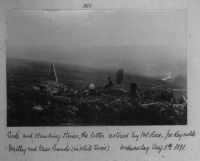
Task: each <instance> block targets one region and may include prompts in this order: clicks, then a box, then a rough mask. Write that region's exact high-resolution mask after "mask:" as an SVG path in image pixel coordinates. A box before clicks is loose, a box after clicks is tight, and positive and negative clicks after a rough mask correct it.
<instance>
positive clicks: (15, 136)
mask: <svg viewBox="0 0 200 161" xmlns="http://www.w3.org/2000/svg"><path fill="white" fill-rule="evenodd" d="M195 136H196V131H195V130H190V131H186V132H182V131H179V130H177V131H172V130H170V129H169V130H167V131H166V132H159V131H141V132H137V131H131V132H130V131H129V132H106V133H105V132H102V131H91V132H88V131H82V132H74V133H73V132H69V131H65V132H62V133H58V132H48V133H47V132H24V133H19V132H15V131H8V132H7V138H8V139H9V141H10V142H9V143H8V146H7V150H8V151H9V152H13V153H21V154H22V155H26V153H27V152H81V151H88V152H89V151H105V152H108V151H110V150H113V149H115V150H119V151H132V152H134V151H135V152H137V151H142V152H144V153H145V154H147V153H151V152H156V153H158V154H161V153H162V152H164V151H176V152H182V151H185V150H186V149H187V147H188V144H186V143H185V142H184V140H187V139H189V138H194V137H195ZM111 140H113V141H115V143H117V146H116V144H115V145H113V144H112V143H113V142H112V141H111ZM28 142H31V143H33V144H28V145H27V144H26V143H28Z"/></svg>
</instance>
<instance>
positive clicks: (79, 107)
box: [6, 10, 188, 127]
mask: <svg viewBox="0 0 200 161" xmlns="http://www.w3.org/2000/svg"><path fill="white" fill-rule="evenodd" d="M6 22H7V23H6V77H7V78H6V82H7V126H8V127H16V126H17V127H23V126H138V125H140V126H141V125H147V126H148V125H187V120H188V118H187V111H188V110H187V39H186V38H187V33H186V31H187V29H186V12H185V10H56V11H45V10H38V11H37V10H26V11H25V10H12V11H9V12H8V13H7V16H6Z"/></svg>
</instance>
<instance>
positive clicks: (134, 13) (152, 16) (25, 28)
mask: <svg viewBox="0 0 200 161" xmlns="http://www.w3.org/2000/svg"><path fill="white" fill-rule="evenodd" d="M7 45H8V47H11V48H16V47H17V48H24V47H26V48H27V47H34V48H37V47H38V48H40V47H44V46H45V47H51V48H55V49H56V48H62V50H63V51H65V50H66V52H68V53H67V54H66V55H63V54H61V55H60V56H59V54H58V53H57V55H56V57H55V55H51V56H48V55H46V54H44V55H43V56H42V55H40V56H38V55H37V54H36V55H35V56H34V55H33V54H32V55H30V54H31V53H26V54H25V55H23V54H21V55H18V54H19V53H16V55H15V53H12V55H9V54H11V53H8V56H12V57H23V58H32V59H38V58H39V59H51V58H50V57H52V59H56V58H57V60H58V61H64V60H69V58H71V60H70V61H71V62H72V61H74V62H76V61H77V62H76V63H80V61H81V59H82V58H81V56H80V55H82V56H88V57H91V54H93V55H92V56H93V60H94V56H95V55H96V59H98V58H99V56H97V55H99V54H102V55H104V56H105V54H107V55H109V56H108V58H109V59H112V58H113V59H116V60H117V59H118V58H121V57H126V58H123V59H124V60H127V61H129V60H130V58H131V57H132V55H131V54H132V53H134V52H135V54H137V53H136V52H138V53H140V52H141V50H143V49H144V48H145V50H144V51H143V52H142V54H143V55H145V53H144V52H147V51H148V47H149V50H152V48H153V50H152V51H149V52H150V53H151V57H152V55H153V53H155V57H157V55H158V54H159V55H163V56H164V57H162V56H161V57H160V58H159V59H163V58H166V57H167V55H169V57H170V58H171V59H173V56H174V57H176V59H177V58H180V59H185V58H186V12H185V11H184V10H164V11H159V10H156V11H155V10H154V11H153V10H148V11H141V10H123V11H120V10H118V11H114V10H113V11H107V10H99V11H93V10H89V11H88V10H87V11H86V10H82V11H76V10H69V11H11V12H9V13H8V15H7ZM126 47H127V48H126ZM123 48H126V49H124V50H120V51H119V52H120V53H118V52H117V51H118V49H123ZM134 48H137V49H136V50H135V51H134ZM140 48H141V49H140ZM132 49H133V51H132ZM122 52H123V54H124V56H122V55H121V53H122ZM158 52H159V53H158ZM70 53H71V55H70ZM88 53H90V54H89V55H88ZM76 54H77V55H78V56H80V57H79V58H81V59H80V60H79V58H77V57H76V58H73V56H72V55H76ZM146 54H148V53H146ZM104 58H105V57H104ZM147 58H148V57H147ZM88 59H89V58H88ZM88 59H87V60H88ZM134 59H135V58H134ZM141 59H143V56H141ZM127 61H126V62H127ZM156 61H157V60H156ZM90 62H91V61H90ZM100 62H101V61H100ZM85 63H88V62H85ZM129 63H131V62H129ZM151 63H154V62H151ZM97 66H98V65H97ZM129 67H130V68H131V66H130V65H129Z"/></svg>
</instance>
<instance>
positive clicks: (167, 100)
mask: <svg viewBox="0 0 200 161" xmlns="http://www.w3.org/2000/svg"><path fill="white" fill-rule="evenodd" d="M38 66H39V67H38ZM48 68H49V65H47V64H43V63H38V62H30V61H25V60H23V61H19V62H17V61H12V60H9V61H8V63H7V98H8V99H7V100H8V102H7V105H8V111H7V123H8V126H65V125H79V126H81V125H177V124H178V125H182V124H187V104H186V103H185V102H184V99H183V97H182V96H183V95H184V96H185V97H186V90H179V89H181V88H182V87H181V86H180V85H177V84H166V83H165V82H162V81H160V80H157V79H153V78H148V77H142V76H138V75H126V77H125V80H124V82H123V84H122V86H121V87H117V86H114V87H113V88H111V89H102V87H103V85H106V83H107V81H106V79H107V76H111V77H112V78H113V77H114V74H113V73H112V72H110V71H101V70H94V69H92V70H91V69H88V68H85V69H82V70H80V68H78V69H77V68H76V69H75V68H69V67H66V66H65V67H62V66H58V68H57V71H58V77H59V80H60V82H61V84H62V85H63V87H61V89H60V90H59V92H58V93H57V94H53V95H52V94H50V93H49V92H48V91H46V90H41V89H40V90H38V89H37V87H38V86H40V85H41V84H42V82H45V81H46V80H48V77H47V70H48ZM78 71H79V72H78ZM113 79H114V78H113ZM89 80H94V82H95V83H96V85H97V87H98V88H97V89H96V90H95V92H89V91H84V88H85V85H87V84H88V82H89ZM132 80H134V82H136V83H137V84H138V87H139V94H140V97H130V96H129V94H128V85H129V83H130V81H132ZM46 83H47V84H48V83H49V82H48V81H47V82H46ZM59 86H60V85H59ZM56 88H57V87H56ZM58 88H59V87H58ZM172 88H173V89H174V88H176V89H178V90H177V91H176V92H172V90H171V89H172ZM126 91H127V92H126Z"/></svg>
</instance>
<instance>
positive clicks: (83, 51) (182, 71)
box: [7, 45, 187, 77]
mask: <svg viewBox="0 0 200 161" xmlns="http://www.w3.org/2000/svg"><path fill="white" fill-rule="evenodd" d="M7 56H8V57H16V58H24V59H30V60H43V61H54V62H55V61H56V62H59V63H63V64H71V65H81V66H88V67H95V68H101V69H106V70H111V69H112V70H117V69H118V68H120V67H121V68H123V69H124V70H126V71H127V72H129V73H133V74H139V75H145V76H150V77H160V76H161V77H162V76H164V75H165V74H166V73H168V72H171V73H172V76H173V77H175V76H177V75H186V71H187V66H186V50H185V48H181V47H168V46H151V45H146V46H145V45H143V46H139V45H137V46H136V45H135V46H105V47H99V46H96V47H95V46H94V47H80V46H79V47H78V46H77V47H76V46H75V47H71V48H65V47H49V46H40V47H24V48H23V47H7Z"/></svg>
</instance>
